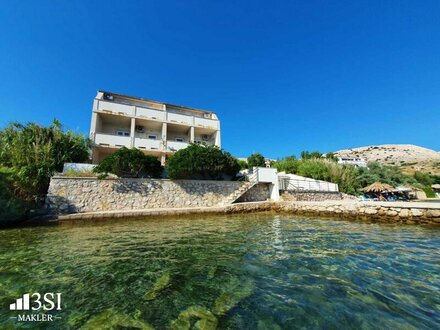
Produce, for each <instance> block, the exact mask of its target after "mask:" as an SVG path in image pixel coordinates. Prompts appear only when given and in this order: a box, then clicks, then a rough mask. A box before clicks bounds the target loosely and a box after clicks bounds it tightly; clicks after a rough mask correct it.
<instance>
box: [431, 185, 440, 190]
mask: <svg viewBox="0 0 440 330" xmlns="http://www.w3.org/2000/svg"><path fill="white" fill-rule="evenodd" d="M431 187H432V189H435V190H440V184H433V185H432V186H431Z"/></svg>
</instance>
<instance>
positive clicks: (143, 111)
mask: <svg viewBox="0 0 440 330" xmlns="http://www.w3.org/2000/svg"><path fill="white" fill-rule="evenodd" d="M136 116H137V117H145V118H148V119H154V120H161V121H163V120H165V111H159V110H153V109H148V108H141V107H136Z"/></svg>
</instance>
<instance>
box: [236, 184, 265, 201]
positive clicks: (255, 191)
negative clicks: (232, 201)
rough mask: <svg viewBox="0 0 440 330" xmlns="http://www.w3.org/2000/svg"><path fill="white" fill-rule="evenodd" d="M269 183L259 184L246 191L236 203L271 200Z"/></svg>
mask: <svg viewBox="0 0 440 330" xmlns="http://www.w3.org/2000/svg"><path fill="white" fill-rule="evenodd" d="M269 185H270V184H269V183H258V184H256V185H255V186H253V187H252V188H251V189H249V190H248V191H246V192H245V193H244V194H243V196H241V197H240V198H239V199H238V200H237V202H236V203H245V202H264V201H267V200H268V199H270V189H269Z"/></svg>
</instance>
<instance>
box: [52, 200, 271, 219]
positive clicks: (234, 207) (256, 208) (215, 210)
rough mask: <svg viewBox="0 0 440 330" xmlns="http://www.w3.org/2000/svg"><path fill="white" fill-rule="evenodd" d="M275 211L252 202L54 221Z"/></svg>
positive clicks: (74, 215) (67, 216)
mask: <svg viewBox="0 0 440 330" xmlns="http://www.w3.org/2000/svg"><path fill="white" fill-rule="evenodd" d="M272 209H273V203H272V202H250V203H240V204H231V205H227V206H215V207H184V208H162V209H138V210H114V211H99V212H85V213H72V214H63V215H54V216H53V217H52V220H57V221H66V220H91V219H112V218H129V217H131V218H133V217H153V216H176V215H187V214H200V213H203V214H221V213H223V214H224V213H248V212H261V211H270V210H272Z"/></svg>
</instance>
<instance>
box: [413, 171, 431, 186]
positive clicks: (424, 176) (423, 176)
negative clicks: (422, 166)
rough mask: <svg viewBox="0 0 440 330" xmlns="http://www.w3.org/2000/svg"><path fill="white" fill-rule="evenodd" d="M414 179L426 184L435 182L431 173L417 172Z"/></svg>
mask: <svg viewBox="0 0 440 330" xmlns="http://www.w3.org/2000/svg"><path fill="white" fill-rule="evenodd" d="M414 179H415V180H416V181H417V182H418V183H420V184H421V185H424V186H431V185H432V184H434V178H433V176H431V175H430V174H429V173H422V172H415V173H414Z"/></svg>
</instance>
